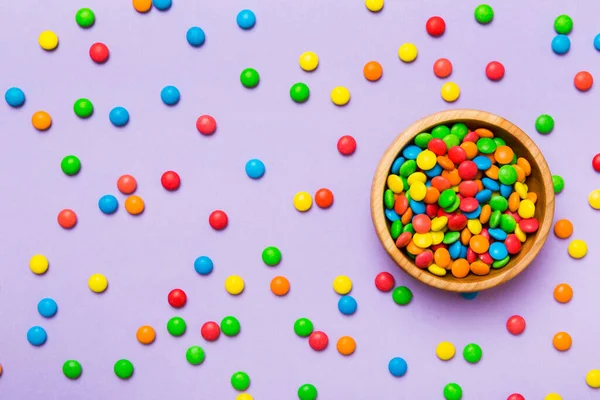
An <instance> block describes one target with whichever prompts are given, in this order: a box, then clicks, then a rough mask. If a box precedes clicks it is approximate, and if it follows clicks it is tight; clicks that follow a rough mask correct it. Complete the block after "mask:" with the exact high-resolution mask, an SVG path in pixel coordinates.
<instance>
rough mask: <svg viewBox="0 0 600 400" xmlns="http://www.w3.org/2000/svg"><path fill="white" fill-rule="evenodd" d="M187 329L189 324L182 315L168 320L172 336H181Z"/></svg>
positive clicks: (168, 329)
mask: <svg viewBox="0 0 600 400" xmlns="http://www.w3.org/2000/svg"><path fill="white" fill-rule="evenodd" d="M186 329H187V324H186V323H185V321H184V319H183V318H181V317H173V318H171V319H170V320H169V321H168V322H167V331H168V332H169V333H170V334H171V335H172V336H177V337H178V336H181V335H183V334H184V333H185V330H186Z"/></svg>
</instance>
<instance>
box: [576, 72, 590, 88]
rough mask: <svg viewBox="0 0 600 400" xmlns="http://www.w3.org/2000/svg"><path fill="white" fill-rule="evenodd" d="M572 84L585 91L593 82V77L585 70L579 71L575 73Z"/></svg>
mask: <svg viewBox="0 0 600 400" xmlns="http://www.w3.org/2000/svg"><path fill="white" fill-rule="evenodd" d="M573 84H574V85H575V87H576V88H577V90H579V91H580V92H587V91H588V90H590V89H591V88H592V85H593V84H594V77H593V76H592V74H590V73H589V72H587V71H580V72H578V73H577V74H575V78H574V79H573Z"/></svg>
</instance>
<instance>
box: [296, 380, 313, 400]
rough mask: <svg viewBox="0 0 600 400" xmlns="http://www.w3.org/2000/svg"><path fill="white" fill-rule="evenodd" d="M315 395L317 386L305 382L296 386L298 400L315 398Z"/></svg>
mask: <svg viewBox="0 0 600 400" xmlns="http://www.w3.org/2000/svg"><path fill="white" fill-rule="evenodd" d="M317 396H318V392H317V388H316V387H314V385H311V384H310V383H305V384H304V385H302V386H300V387H299V388H298V398H299V399H300V400H316V399H317Z"/></svg>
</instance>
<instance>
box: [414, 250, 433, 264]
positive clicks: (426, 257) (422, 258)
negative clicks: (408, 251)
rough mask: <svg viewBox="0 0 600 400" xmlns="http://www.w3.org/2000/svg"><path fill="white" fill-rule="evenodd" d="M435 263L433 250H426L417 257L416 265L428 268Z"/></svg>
mask: <svg viewBox="0 0 600 400" xmlns="http://www.w3.org/2000/svg"><path fill="white" fill-rule="evenodd" d="M431 264H433V252H432V251H431V250H425V251H423V252H422V253H421V254H419V255H417V256H416V257H415V265H416V266H417V267H419V268H427V267H429V266H430V265H431Z"/></svg>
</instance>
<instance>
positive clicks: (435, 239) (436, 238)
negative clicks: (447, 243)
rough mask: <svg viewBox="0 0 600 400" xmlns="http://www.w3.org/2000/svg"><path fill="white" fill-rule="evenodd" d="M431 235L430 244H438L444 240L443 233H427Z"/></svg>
mask: <svg viewBox="0 0 600 400" xmlns="http://www.w3.org/2000/svg"><path fill="white" fill-rule="evenodd" d="M429 234H430V235H431V244H440V243H442V241H443V240H444V232H429Z"/></svg>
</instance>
